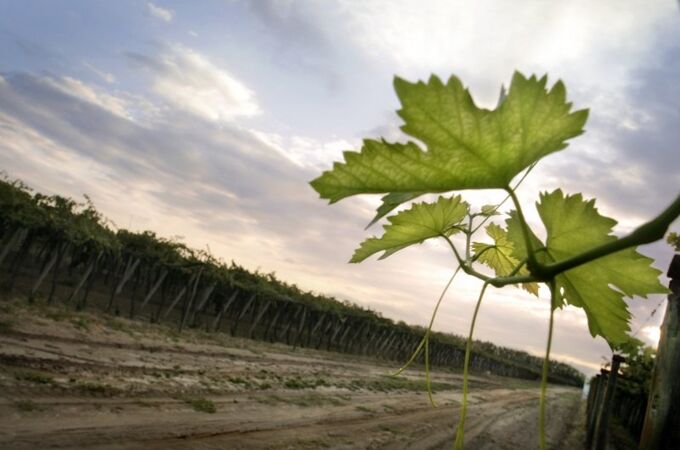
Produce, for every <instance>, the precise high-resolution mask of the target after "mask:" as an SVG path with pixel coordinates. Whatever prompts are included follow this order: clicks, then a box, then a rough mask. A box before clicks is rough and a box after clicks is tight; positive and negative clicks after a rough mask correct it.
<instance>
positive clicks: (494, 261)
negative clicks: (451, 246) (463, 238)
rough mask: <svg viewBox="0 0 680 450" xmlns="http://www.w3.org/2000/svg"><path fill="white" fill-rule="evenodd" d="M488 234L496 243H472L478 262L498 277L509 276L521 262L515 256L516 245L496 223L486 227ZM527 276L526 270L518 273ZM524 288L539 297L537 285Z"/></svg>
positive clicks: (530, 284) (532, 284)
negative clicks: (490, 269)
mask: <svg viewBox="0 0 680 450" xmlns="http://www.w3.org/2000/svg"><path fill="white" fill-rule="evenodd" d="M486 234H488V235H489V237H490V238H491V239H493V241H494V243H493V244H486V243H484V242H473V243H472V250H473V251H474V254H475V256H477V258H476V259H477V261H479V262H480V263H482V264H485V265H487V266H489V267H491V268H492V269H493V270H494V272H495V273H496V276H497V277H503V276H507V275H509V274H510V273H511V272H512V271H513V270H514V269H515V267H517V265H519V260H518V259H516V258H515V257H514V256H513V248H514V245H513V244H512V242H510V240H508V233H507V232H506V231H505V230H504V229H503V228H501V227H500V226H498V225H496V224H495V223H490V224H489V225H488V226H487V227H486ZM527 274H528V272H527V270H526V269H521V270H520V271H519V272H518V275H527ZM522 287H523V288H524V289H526V290H527V291H528V292H530V293H532V294H534V295H535V296H537V297H538V284H537V283H525V284H523V285H522Z"/></svg>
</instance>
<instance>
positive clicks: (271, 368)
mask: <svg viewBox="0 0 680 450" xmlns="http://www.w3.org/2000/svg"><path fill="white" fill-rule="evenodd" d="M0 306H1V307H2V315H1V316H2V317H3V319H2V324H1V327H0V329H1V331H0V363H1V364H0V386H2V388H1V391H2V396H0V417H1V418H2V420H0V447H4V446H6V445H9V444H10V443H11V446H12V448H16V449H22V448H46V447H49V448H96V449H123V448H151V449H161V448H163V449H180V448H181V449H185V448H195V449H208V448H324V447H327V446H331V445H332V447H333V448H449V447H450V445H451V441H452V437H453V425H454V424H455V421H456V419H457V415H458V410H459V408H458V405H459V401H460V396H461V393H460V386H461V380H462V376H461V374H460V373H459V371H451V370H442V369H438V370H435V371H434V372H433V374H432V375H433V386H434V389H435V392H436V394H435V398H436V400H437V402H438V403H439V406H438V408H432V407H431V406H430V405H429V403H428V400H427V395H426V393H425V389H424V381H423V376H422V373H421V372H420V369H418V368H415V369H414V370H408V371H406V372H405V374H404V376H402V377H399V378H393V377H389V376H388V373H389V372H390V371H392V370H394V369H395V365H394V363H392V362H389V361H381V360H378V359H375V358H369V357H361V356H357V355H348V354H342V353H335V352H327V351H322V350H314V349H308V348H298V349H295V350H294V349H292V348H291V347H289V346H286V345H283V344H276V343H266V342H261V341H253V340H248V339H242V338H238V337H231V336H228V335H225V334H222V333H220V334H215V333H205V332H202V331H198V330H188V331H185V332H184V333H182V334H181V335H179V334H178V333H177V332H176V331H175V330H174V329H172V328H169V327H167V326H163V325H151V324H143V323H140V322H138V321H131V320H127V319H123V318H115V317H109V316H101V315H94V314H90V313H86V312H80V313H78V312H74V311H72V310H69V309H66V308H64V307H60V306H53V307H49V306H45V305H33V306H29V305H26V304H25V302H22V301H18V300H13V301H8V300H5V301H3V302H2V303H1V304H0ZM471 382H472V388H473V394H472V400H471V401H472V403H471V408H470V412H469V414H470V416H469V430H470V431H469V443H470V446H471V448H494V449H499V448H501V449H502V448H508V449H510V448H529V447H531V446H532V444H533V443H534V442H535V441H536V435H537V432H538V430H537V429H536V426H535V423H536V415H537V413H538V412H537V409H536V404H537V402H538V395H539V388H538V383H537V382H532V381H528V380H518V379H513V378H503V377H499V376H494V375H475V376H473V377H472V380H471ZM550 400H551V401H550V403H549V405H550V407H549V411H548V418H549V423H550V426H549V428H548V438H549V440H550V441H551V442H553V443H554V444H555V445H556V446H555V447H553V448H574V447H569V445H571V444H569V442H577V441H578V439H580V436H579V432H580V430H581V429H582V427H581V426H580V425H577V424H573V423H572V421H574V420H579V419H578V418H579V417H580V415H579V414H578V413H577V411H578V409H579V408H580V407H581V401H580V390H579V389H576V388H572V387H566V386H554V387H551V389H550ZM574 440H576V441H574ZM558 444H559V445H558Z"/></svg>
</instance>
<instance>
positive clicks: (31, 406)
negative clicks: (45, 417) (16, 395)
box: [13, 400, 43, 412]
mask: <svg viewBox="0 0 680 450" xmlns="http://www.w3.org/2000/svg"><path fill="white" fill-rule="evenodd" d="M13 404H14V407H15V408H16V409H18V410H19V411H21V412H31V411H42V410H43V408H41V407H40V406H38V405H37V404H35V403H33V402H32V401H30V400H17V401H15V402H14V403H13Z"/></svg>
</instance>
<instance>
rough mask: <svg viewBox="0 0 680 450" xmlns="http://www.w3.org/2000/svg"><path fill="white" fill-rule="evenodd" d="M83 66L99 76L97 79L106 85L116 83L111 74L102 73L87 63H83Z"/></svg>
mask: <svg viewBox="0 0 680 450" xmlns="http://www.w3.org/2000/svg"><path fill="white" fill-rule="evenodd" d="M83 65H84V66H85V67H87V68H88V69H90V70H91V71H92V72H94V73H95V74H96V75H97V76H99V78H101V79H102V80H104V81H106V82H107V83H109V84H111V83H115V82H116V77H115V76H114V75H113V74H112V73H109V72H104V71H103V70H101V69H98V68H97V67H95V66H93V65H92V64H90V63H88V62H83Z"/></svg>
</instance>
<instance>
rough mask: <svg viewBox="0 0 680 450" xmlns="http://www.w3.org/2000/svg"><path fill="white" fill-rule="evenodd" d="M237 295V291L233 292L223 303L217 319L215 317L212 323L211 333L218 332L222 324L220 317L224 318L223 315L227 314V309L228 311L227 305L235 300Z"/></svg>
mask: <svg viewBox="0 0 680 450" xmlns="http://www.w3.org/2000/svg"><path fill="white" fill-rule="evenodd" d="M237 294H238V291H237V290H234V292H233V293H232V294H231V297H229V300H227V301H225V302H224V304H223V305H222V309H220V312H219V314H217V317H215V320H214V321H213V325H212V330H213V331H217V330H219V328H220V325H221V324H222V316H224V313H225V312H227V309H229V305H231V304H232V302H233V301H234V300H235V299H236V295H237Z"/></svg>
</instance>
